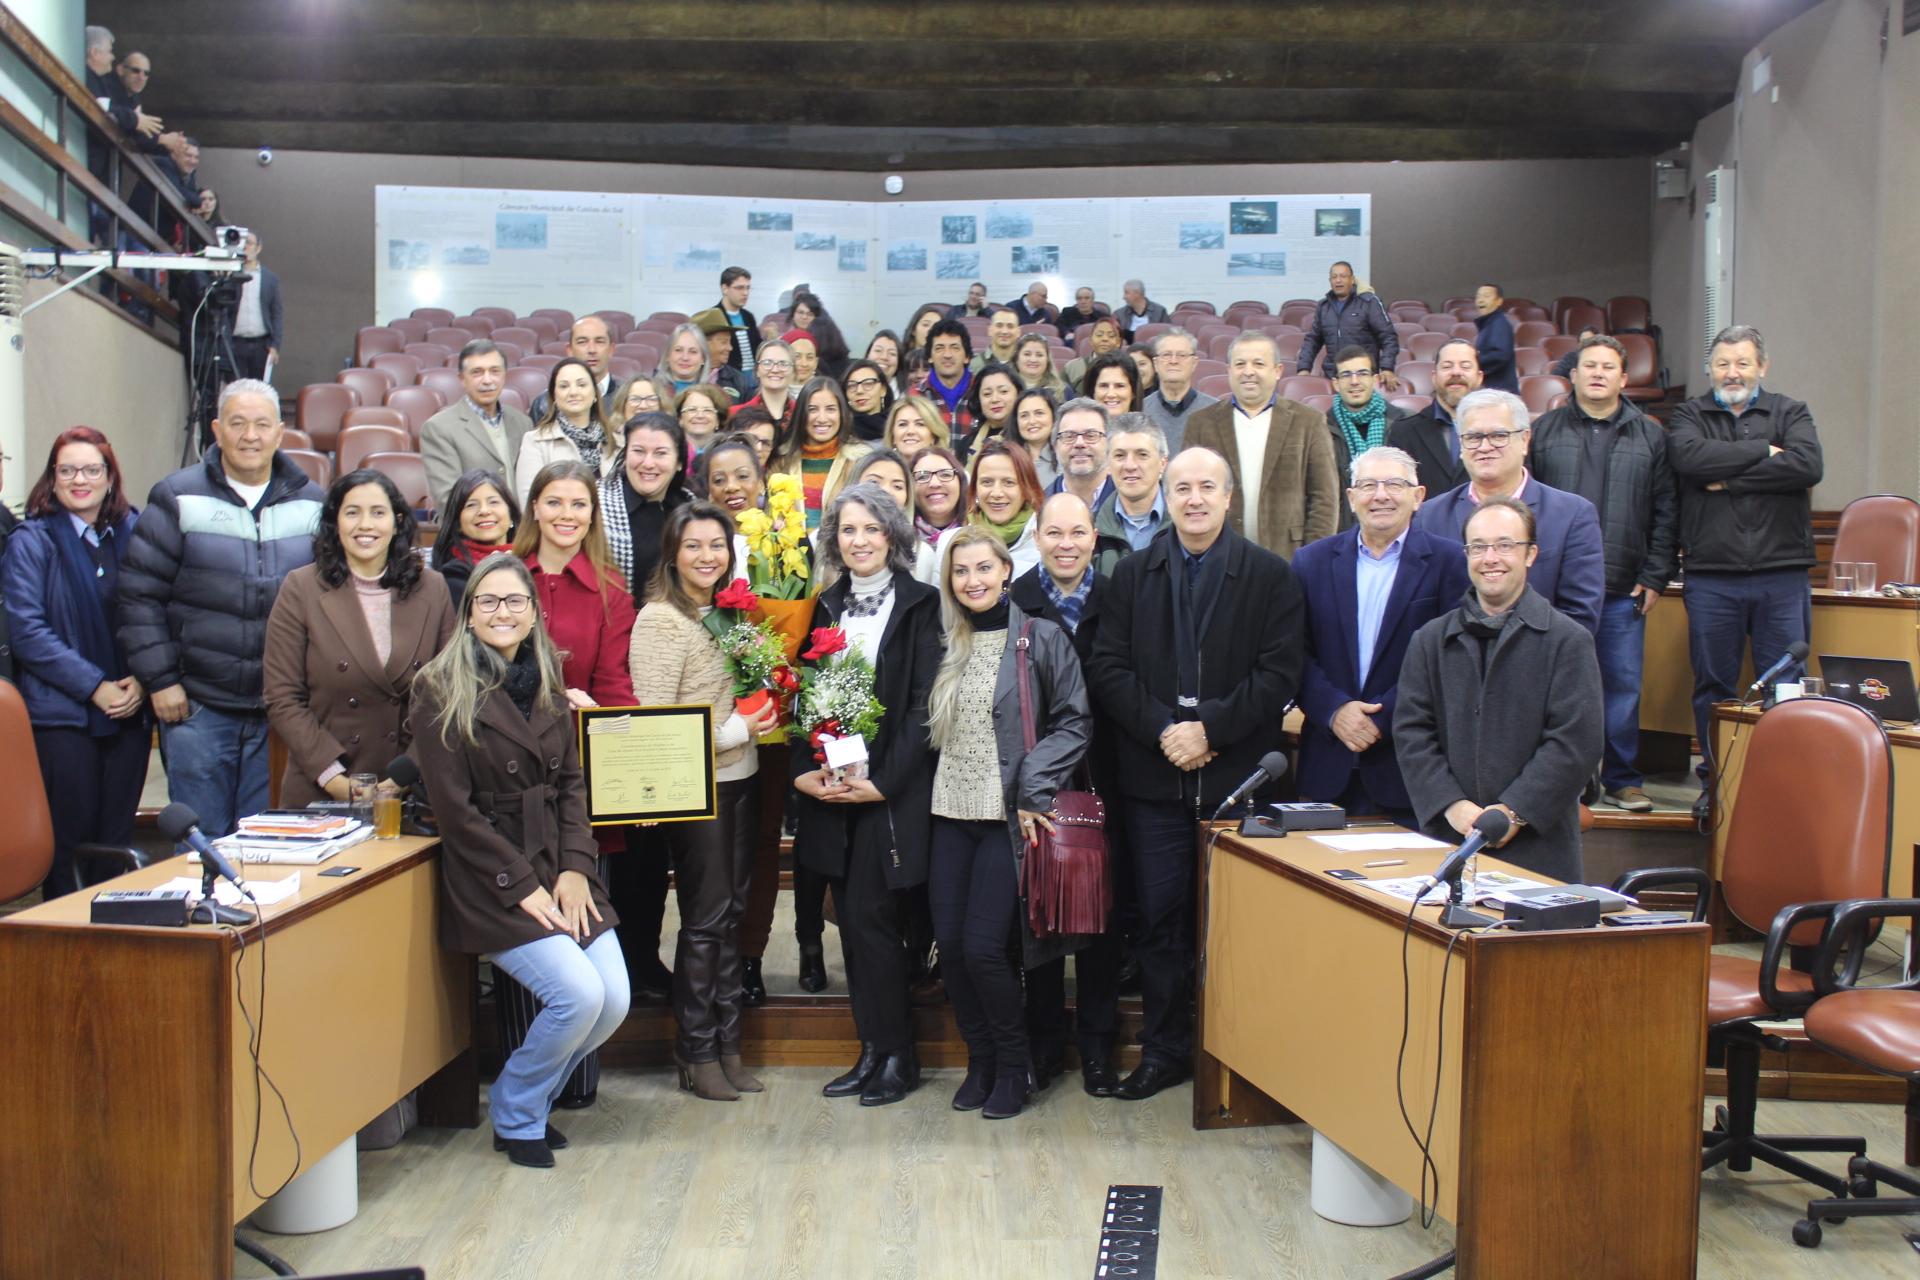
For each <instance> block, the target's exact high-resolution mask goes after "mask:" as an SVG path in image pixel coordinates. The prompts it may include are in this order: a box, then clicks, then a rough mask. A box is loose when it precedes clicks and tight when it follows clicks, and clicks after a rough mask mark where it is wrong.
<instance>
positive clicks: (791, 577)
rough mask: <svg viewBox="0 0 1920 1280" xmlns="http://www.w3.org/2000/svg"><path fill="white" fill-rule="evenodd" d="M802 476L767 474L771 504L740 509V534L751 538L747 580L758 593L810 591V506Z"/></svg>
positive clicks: (782, 595) (780, 596)
mask: <svg viewBox="0 0 1920 1280" xmlns="http://www.w3.org/2000/svg"><path fill="white" fill-rule="evenodd" d="M805 502H806V499H805V495H803V494H802V493H801V491H800V477H799V476H790V475H773V476H768V477H767V505H766V509H765V510H762V509H760V508H758V507H749V508H747V509H746V510H745V511H742V512H741V513H740V517H739V527H740V536H741V537H743V538H745V539H746V540H747V581H748V582H749V583H751V584H752V586H753V590H754V594H756V595H759V596H761V597H764V598H766V599H771V600H799V599H803V598H804V597H805V596H806V595H807V587H808V578H809V576H810V571H809V568H808V565H807V509H806V505H805Z"/></svg>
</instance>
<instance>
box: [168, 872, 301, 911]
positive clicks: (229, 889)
mask: <svg viewBox="0 0 1920 1280" xmlns="http://www.w3.org/2000/svg"><path fill="white" fill-rule="evenodd" d="M160 887H161V888H162V889H185V890H186V891H187V892H189V893H191V894H192V895H193V899H194V901H195V902H198V901H200V882H199V881H198V880H194V879H191V878H189V877H187V876H175V877H174V878H173V879H171V880H169V881H167V882H166V883H165V884H163V885H161V886H160ZM247 892H248V893H251V894H252V895H253V901H255V902H257V903H259V904H260V905H261V906H263V907H271V906H273V905H274V904H275V903H277V902H285V901H286V900H287V899H288V898H291V897H293V895H295V894H296V893H299V892H300V873H299V872H298V871H294V872H290V873H289V874H287V875H285V876H283V877H281V878H280V879H278V880H248V881H247ZM213 900H214V901H215V902H218V903H219V904H220V905H221V906H223V907H237V906H240V905H241V904H242V903H244V902H245V901H247V900H246V899H245V898H242V897H241V896H240V891H239V890H238V889H236V888H234V887H233V885H232V884H231V883H229V882H228V881H225V880H216V881H214V883H213Z"/></svg>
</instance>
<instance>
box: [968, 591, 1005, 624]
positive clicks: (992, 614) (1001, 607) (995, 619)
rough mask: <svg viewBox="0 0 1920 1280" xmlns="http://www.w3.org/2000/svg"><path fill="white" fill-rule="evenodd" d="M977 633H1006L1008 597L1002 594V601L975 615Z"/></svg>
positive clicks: (974, 622) (974, 621)
mask: <svg viewBox="0 0 1920 1280" xmlns="http://www.w3.org/2000/svg"><path fill="white" fill-rule="evenodd" d="M973 629H974V630H975V631H1005V630H1006V629H1007V597H1006V593H1005V592H1002V593H1001V595H1000V599H999V600H998V601H997V602H996V603H995V604H994V605H993V606H992V607H991V608H988V609H982V610H981V611H980V612H979V613H976V614H974V615H973Z"/></svg>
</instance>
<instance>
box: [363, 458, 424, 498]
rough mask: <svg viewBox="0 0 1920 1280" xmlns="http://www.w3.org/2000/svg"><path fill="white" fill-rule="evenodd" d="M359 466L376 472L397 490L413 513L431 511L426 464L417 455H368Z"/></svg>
mask: <svg viewBox="0 0 1920 1280" xmlns="http://www.w3.org/2000/svg"><path fill="white" fill-rule="evenodd" d="M360 465H361V466H364V467H371V468H372V469H373V470H375V471H378V472H379V473H380V474H381V475H383V476H385V477H386V478H387V479H389V480H391V481H393V483H394V484H395V485H396V486H397V487H398V488H399V490H400V496H401V497H402V498H404V499H405V500H406V501H407V503H408V504H409V505H410V506H411V508H412V509H413V510H415V511H432V510H433V509H434V500H433V497H432V496H431V495H430V494H429V493H428V491H427V463H426V460H425V459H424V458H422V457H421V456H420V455H419V454H417V453H403V452H400V451H397V450H396V451H393V452H388V453H370V454H368V455H367V456H366V457H365V458H362V459H361V460H360Z"/></svg>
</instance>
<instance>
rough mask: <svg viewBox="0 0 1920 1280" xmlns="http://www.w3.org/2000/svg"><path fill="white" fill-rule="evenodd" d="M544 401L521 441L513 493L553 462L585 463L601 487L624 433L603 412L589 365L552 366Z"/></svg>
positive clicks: (565, 362)
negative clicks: (539, 414)
mask: <svg viewBox="0 0 1920 1280" xmlns="http://www.w3.org/2000/svg"><path fill="white" fill-rule="evenodd" d="M546 401H547V411H546V413H545V414H544V415H543V416H542V417H541V419H540V421H539V422H537V423H535V424H534V427H533V430H532V431H529V432H528V433H527V435H526V438H525V439H524V440H522V441H521V442H520V460H519V461H518V462H516V463H515V464H514V469H513V488H514V492H515V493H525V492H526V491H527V486H528V485H530V484H532V483H533V477H534V475H535V474H536V473H538V472H539V471H540V469H541V468H543V467H546V466H548V465H550V464H552V463H555V462H580V463H584V464H586V468H587V470H588V471H590V472H591V473H592V474H593V479H594V483H595V484H598V483H599V482H600V476H601V475H602V474H603V473H604V472H606V471H607V470H608V469H609V468H610V467H612V466H613V465H615V460H616V459H618V458H619V456H620V428H619V427H618V425H614V424H610V423H609V422H608V420H607V417H606V415H605V413H604V412H602V410H601V406H600V395H599V392H598V390H597V389H596V387H595V386H594V380H593V370H592V369H589V368H588V367H587V362H586V361H584V360H581V359H579V358H577V357H574V356H568V357H567V358H566V359H564V360H562V361H561V362H560V363H559V364H556V365H554V366H553V371H552V372H551V373H549V374H548V375H547V396H546Z"/></svg>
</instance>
